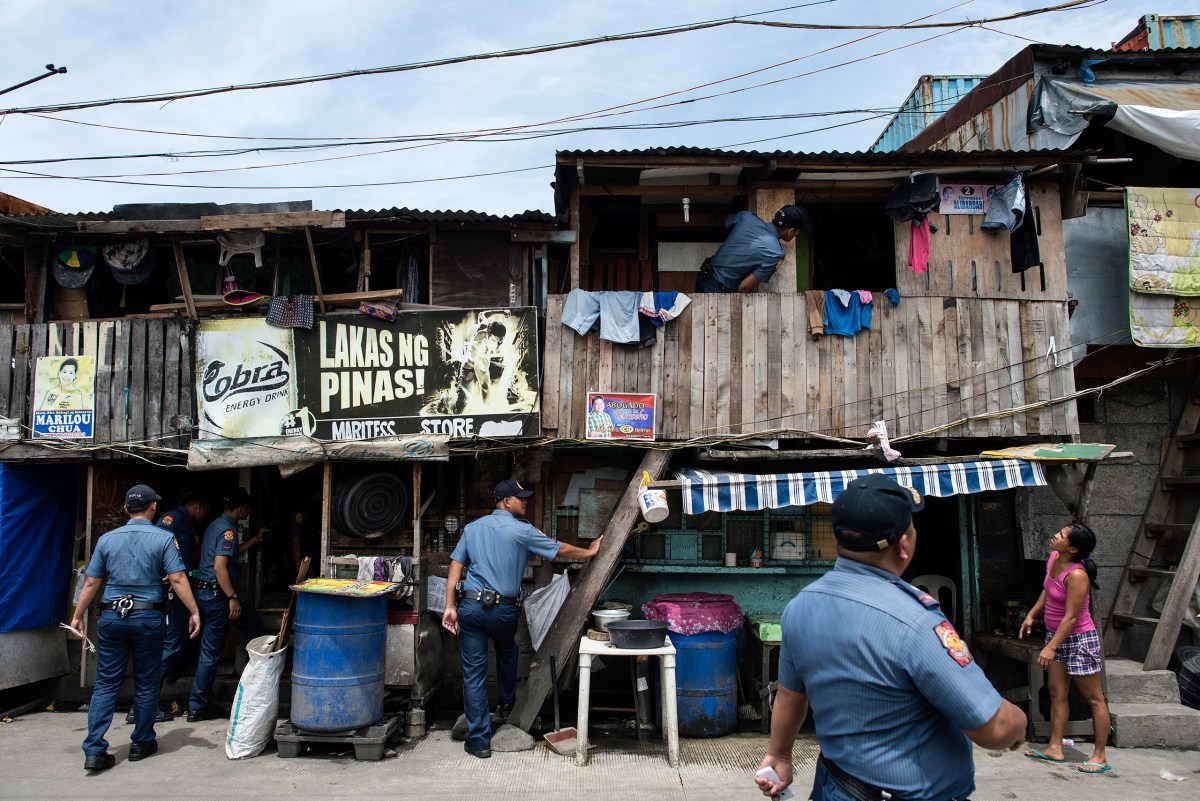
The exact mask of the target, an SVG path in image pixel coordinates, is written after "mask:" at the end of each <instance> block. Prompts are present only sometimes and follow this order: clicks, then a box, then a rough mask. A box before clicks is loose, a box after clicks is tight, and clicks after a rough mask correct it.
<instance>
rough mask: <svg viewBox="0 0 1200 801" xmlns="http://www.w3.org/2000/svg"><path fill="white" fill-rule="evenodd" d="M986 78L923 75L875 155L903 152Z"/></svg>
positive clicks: (875, 148) (875, 147) (881, 138)
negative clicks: (904, 147) (906, 145)
mask: <svg viewBox="0 0 1200 801" xmlns="http://www.w3.org/2000/svg"><path fill="white" fill-rule="evenodd" d="M986 77H987V76H986V75H922V76H921V79H920V80H919V81H917V85H916V87H915V88H914V89H913V90H912V92H910V93H909V95H908V97H907V98H905V100H904V102H903V103H901V104H900V109H899V110H898V111H897V112H896V113H895V114H893V115H892V119H891V120H890V121H889V122H888V124H887V126H886V127H885V128H884V129H883V133H881V134H879V138H878V139H876V140H875V144H873V145H871V150H872V152H876V153H888V152H891V151H893V150H899V149H900V148H901V147H902V146H903V145H904V144H905V143H906V142H908V141H909V140H911V139H912V138H913V137H914V136H916V135H917V134H919V133H920V132H921V131H923V130H924V129H925V128H926V127H927V126H928V125H930V124H931V123H932V122H933V121H934V120H936V119H937V118H938V117H940V116H942V115H943V114H945V113H946V111H947V110H948V109H949V108H950V107H951V106H953V105H954V104H955V103H957V102H958V101H959V100H960V99H962V98H963V97H964V96H965V95H966V94H967V93H968V92H970V91H971V90H972V89H973V88H975V87H976V86H977V85H978V84H979V82H980V81H982V80H983V79H985V78H986Z"/></svg>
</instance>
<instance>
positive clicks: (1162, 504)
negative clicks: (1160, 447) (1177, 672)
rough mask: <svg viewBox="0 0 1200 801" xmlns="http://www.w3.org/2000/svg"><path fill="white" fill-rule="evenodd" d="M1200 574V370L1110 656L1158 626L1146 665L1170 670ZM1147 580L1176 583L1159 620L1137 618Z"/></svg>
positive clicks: (1110, 623)
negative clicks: (1136, 633)
mask: <svg viewBox="0 0 1200 801" xmlns="http://www.w3.org/2000/svg"><path fill="white" fill-rule="evenodd" d="M1176 559H1177V560H1178V561H1176ZM1177 576H1179V577H1181V578H1180V580H1179V581H1175V580H1174V579H1175V578H1176V577H1177ZM1197 576H1200V370H1198V371H1197V373H1196V377H1195V381H1194V383H1193V385H1192V389H1191V392H1190V395H1189V396H1188V399H1187V402H1186V403H1185V404H1184V408H1183V412H1182V413H1181V414H1180V415H1179V423H1178V425H1176V427H1175V434H1174V436H1173V437H1171V440H1170V442H1169V443H1167V446H1166V449H1165V452H1164V453H1163V456H1162V458H1161V459H1160V461H1159V467H1158V476H1157V477H1156V478H1155V481H1154V488H1153V489H1152V491H1151V493H1150V497H1149V499H1148V500H1147V502H1146V510H1145V512H1144V513H1143V514H1142V522H1141V524H1140V525H1139V526H1138V532H1137V536H1136V537H1134V541H1133V545H1132V546H1131V547H1130V549H1129V558H1128V559H1127V561H1126V562H1125V570H1124V572H1122V574H1121V583H1120V585H1119V586H1118V588H1117V593H1116V596H1115V597H1114V599H1113V605H1112V611H1111V613H1110V614H1109V616H1108V620H1107V621H1106V623H1105V628H1104V652H1105V653H1107V654H1116V653H1118V652H1119V651H1120V648H1121V642H1122V640H1123V639H1124V636H1125V632H1126V631H1127V630H1128V629H1129V627H1130V626H1133V625H1145V626H1152V627H1153V628H1154V634H1153V636H1152V637H1151V639H1150V647H1149V648H1148V649H1147V651H1146V658H1145V660H1144V662H1143V665H1142V667H1143V669H1144V670H1162V669H1164V668H1166V667H1167V663H1168V662H1169V661H1170V659H1171V652H1172V650H1173V649H1174V647H1175V641H1176V640H1177V639H1178V638H1179V627H1180V625H1181V624H1182V622H1183V613H1184V612H1185V611H1186V610H1187V605H1188V601H1189V600H1190V598H1191V595H1192V590H1193V588H1194V587H1195V586H1196V579H1197ZM1146 579H1160V580H1166V581H1167V582H1169V583H1170V589H1169V591H1168V593H1167V598H1166V601H1165V603H1164V604H1163V610H1162V614H1161V616H1159V617H1149V616H1145V615H1137V614H1135V612H1136V611H1137V609H1138V608H1139V606H1138V603H1139V596H1140V595H1141V594H1142V593H1141V590H1142V588H1143V587H1144V586H1145V584H1144V582H1145V581H1146Z"/></svg>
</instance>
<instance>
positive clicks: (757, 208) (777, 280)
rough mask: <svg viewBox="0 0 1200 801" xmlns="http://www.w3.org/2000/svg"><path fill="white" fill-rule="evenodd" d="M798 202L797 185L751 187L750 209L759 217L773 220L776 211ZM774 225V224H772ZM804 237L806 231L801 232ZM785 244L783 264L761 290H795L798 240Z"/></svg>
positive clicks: (783, 243)
mask: <svg viewBox="0 0 1200 801" xmlns="http://www.w3.org/2000/svg"><path fill="white" fill-rule="evenodd" d="M795 202H796V187H794V186H792V185H790V184H789V185H787V186H780V185H778V184H767V185H764V186H756V187H751V188H750V197H749V210H750V211H751V212H752V213H754V214H756V215H758V217H759V219H762V220H766V221H767V222H771V220H772V218H774V216H775V212H777V211H779V210H780V209H781V208H783V207H784V206H789V205H791V204H793V203H795ZM772 227H774V226H772ZM800 237H804V232H803V231H802V232H801V233H800ZM780 244H781V245H783V264H781V265H780V266H779V269H778V270H776V271H775V275H773V276H772V277H771V280H770V282H769V283H768V284H767V285H766V287H764V288H762V289H760V290H758V291H759V292H775V293H781V292H795V291H796V286H797V281H796V242H795V240H793V241H791V242H781V243H780Z"/></svg>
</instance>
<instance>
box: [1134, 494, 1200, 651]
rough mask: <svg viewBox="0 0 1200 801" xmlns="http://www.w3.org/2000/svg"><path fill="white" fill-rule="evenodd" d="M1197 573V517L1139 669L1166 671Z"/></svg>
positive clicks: (1199, 552) (1199, 522)
mask: <svg viewBox="0 0 1200 801" xmlns="http://www.w3.org/2000/svg"><path fill="white" fill-rule="evenodd" d="M1198 575H1200V516H1197V518H1196V522H1195V523H1193V524H1192V531H1191V533H1190V534H1188V540H1187V544H1186V545H1184V547H1183V553H1182V554H1181V555H1180V557H1179V566H1178V567H1177V568H1176V569H1175V576H1174V578H1173V579H1172V581H1171V587H1170V589H1169V590H1167V598H1166V600H1165V601H1163V607H1162V614H1161V615H1160V616H1159V618H1158V625H1157V626H1156V627H1155V628H1154V635H1153V636H1152V637H1151V638H1150V647H1149V648H1148V649H1147V650H1146V661H1145V662H1143V663H1142V670H1166V668H1167V663H1168V662H1169V661H1170V660H1171V653H1172V652H1173V651H1174V650H1175V641H1176V640H1178V639H1179V627H1180V625H1181V624H1182V623H1183V613H1184V612H1186V611H1187V608H1188V603H1190V601H1191V598H1192V595H1193V593H1194V591H1195V588H1196V577H1197V576H1198Z"/></svg>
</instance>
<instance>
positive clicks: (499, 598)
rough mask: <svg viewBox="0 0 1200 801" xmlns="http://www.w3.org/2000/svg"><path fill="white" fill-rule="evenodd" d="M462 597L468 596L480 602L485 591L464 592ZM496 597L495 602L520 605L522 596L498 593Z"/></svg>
mask: <svg viewBox="0 0 1200 801" xmlns="http://www.w3.org/2000/svg"><path fill="white" fill-rule="evenodd" d="M462 597H463V598H468V599H470V600H472V601H480V602H482V601H483V593H482V592H464V593H463V594H462ZM494 597H495V599H496V600H495V603H498V604H504V605H506V606H520V605H521V599H520V598H511V597H509V596H507V595H500V594H496V595H495V596H494Z"/></svg>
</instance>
